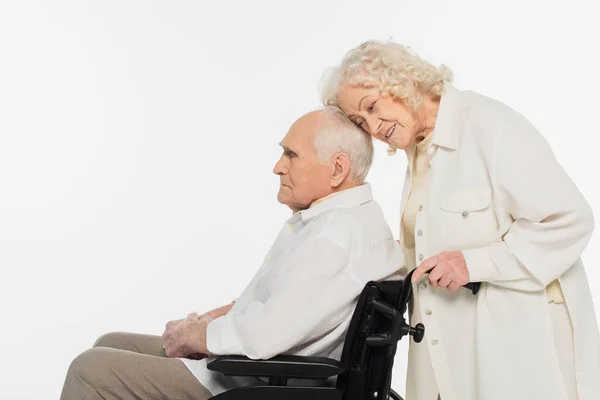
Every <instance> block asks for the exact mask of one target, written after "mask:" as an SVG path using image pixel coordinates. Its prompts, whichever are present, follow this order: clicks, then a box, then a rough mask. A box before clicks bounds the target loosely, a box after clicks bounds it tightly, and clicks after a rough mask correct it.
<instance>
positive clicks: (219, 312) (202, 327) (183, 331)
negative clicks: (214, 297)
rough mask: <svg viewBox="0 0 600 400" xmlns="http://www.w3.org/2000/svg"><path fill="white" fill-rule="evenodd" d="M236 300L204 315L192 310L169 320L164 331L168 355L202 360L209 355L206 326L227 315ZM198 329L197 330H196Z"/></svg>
mask: <svg viewBox="0 0 600 400" xmlns="http://www.w3.org/2000/svg"><path fill="white" fill-rule="evenodd" d="M234 304H235V302H231V303H230V304H227V305H224V306H221V307H219V308H215V309H214V310H211V311H209V312H207V313H204V314H202V315H200V314H198V313H197V312H191V313H189V314H188V315H187V317H186V318H182V319H177V320H174V321H169V322H167V326H166V328H165V332H164V333H163V335H162V337H163V342H164V344H163V348H164V349H165V353H166V354H167V357H187V358H191V359H195V360H200V359H202V358H204V357H206V356H207V355H208V350H207V349H206V328H207V326H208V324H209V323H210V322H211V321H212V320H214V319H217V318H219V317H222V316H224V315H226V314H227V313H228V312H229V311H230V310H231V308H232V307H233V305H234ZM195 330H196V331H195Z"/></svg>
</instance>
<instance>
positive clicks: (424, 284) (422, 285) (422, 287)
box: [419, 282, 427, 289]
mask: <svg viewBox="0 0 600 400" xmlns="http://www.w3.org/2000/svg"><path fill="white" fill-rule="evenodd" d="M419 286H421V289H426V288H427V284H426V283H425V282H421V284H420V285H419Z"/></svg>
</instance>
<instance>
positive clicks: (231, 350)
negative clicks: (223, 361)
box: [206, 314, 244, 355]
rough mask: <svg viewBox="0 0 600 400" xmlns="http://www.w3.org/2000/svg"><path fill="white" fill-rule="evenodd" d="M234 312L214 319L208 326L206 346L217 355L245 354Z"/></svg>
mask: <svg viewBox="0 0 600 400" xmlns="http://www.w3.org/2000/svg"><path fill="white" fill-rule="evenodd" d="M231 316H232V314H227V315H224V316H222V317H219V318H217V319H214V320H212V321H211V322H210V323H209V324H208V326H207V328H206V348H207V350H208V352H209V353H211V354H215V355H226V354H227V355H230V354H231V355H243V354H244V353H243V352H242V346H241V345H240V340H239V336H238V334H237V330H236V329H235V326H234V324H233V319H232V318H231Z"/></svg>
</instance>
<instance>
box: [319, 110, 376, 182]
mask: <svg viewBox="0 0 600 400" xmlns="http://www.w3.org/2000/svg"><path fill="white" fill-rule="evenodd" d="M319 111H320V112H322V113H323V114H324V115H323V117H324V118H323V123H322V124H321V126H320V128H319V130H318V131H317V132H316V133H315V137H314V144H315V150H316V151H317V154H318V156H319V161H320V162H327V161H328V160H329V159H330V158H331V156H333V155H334V154H335V153H346V154H347V155H348V157H349V158H350V176H351V177H352V178H354V180H356V181H357V182H358V183H361V184H362V183H364V182H365V179H366V177H367V173H368V172H369V168H371V164H372V163H373V139H372V138H371V136H370V135H369V134H368V133H366V132H365V131H364V130H362V129H361V128H359V127H358V126H357V125H356V124H355V123H354V122H352V121H350V120H349V119H348V117H346V114H344V112H343V111H342V110H340V109H339V108H338V107H334V106H327V107H323V108H321V109H319Z"/></svg>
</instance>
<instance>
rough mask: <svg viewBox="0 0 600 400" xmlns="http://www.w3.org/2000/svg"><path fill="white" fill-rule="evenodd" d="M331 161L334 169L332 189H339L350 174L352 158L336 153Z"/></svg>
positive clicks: (331, 181) (331, 180)
mask: <svg viewBox="0 0 600 400" xmlns="http://www.w3.org/2000/svg"><path fill="white" fill-rule="evenodd" d="M331 161H332V167H333V168H332V174H331V179H330V183H331V187H338V186H340V185H341V184H342V183H344V181H345V180H346V177H347V176H348V174H350V157H348V154H346V153H336V154H334V155H333V156H332V157H331Z"/></svg>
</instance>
